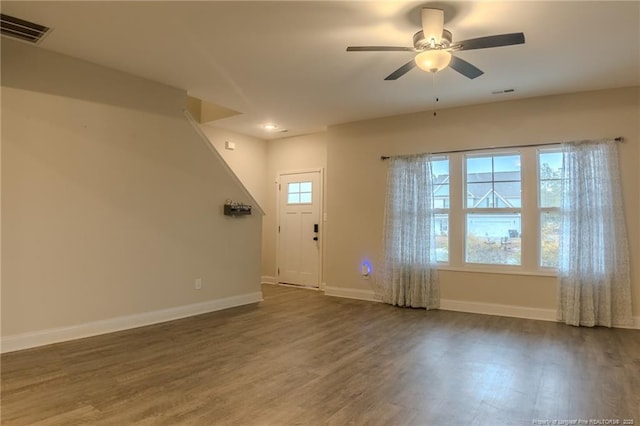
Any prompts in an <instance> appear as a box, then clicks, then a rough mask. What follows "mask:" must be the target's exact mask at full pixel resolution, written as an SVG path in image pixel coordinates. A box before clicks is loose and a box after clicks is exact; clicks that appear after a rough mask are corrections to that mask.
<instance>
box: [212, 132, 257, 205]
mask: <svg viewBox="0 0 640 426" xmlns="http://www.w3.org/2000/svg"><path fill="white" fill-rule="evenodd" d="M200 128H201V129H202V131H203V132H204V134H205V135H207V137H208V138H209V140H210V141H211V143H212V144H213V146H214V147H215V148H216V150H217V151H218V152H219V153H220V155H221V156H222V158H224V160H225V161H226V162H227V164H228V165H229V167H231V169H232V170H233V172H234V173H235V174H236V176H237V177H238V179H240V181H241V182H242V183H243V184H244V186H245V187H246V188H247V190H248V191H249V192H250V193H251V195H252V196H253V198H255V200H256V201H257V202H258V204H259V205H260V207H261V208H262V209H263V210H264V208H265V205H266V203H267V188H268V185H267V181H266V180H265V176H266V174H267V141H266V140H263V139H257V138H254V137H251V136H246V135H241V134H239V133H235V132H232V131H229V130H225V129H221V128H219V127H215V126H213V125H209V124H203V125H201V126H200ZM227 141H229V142H232V143H234V144H235V149H234V150H229V149H225V142H227Z"/></svg>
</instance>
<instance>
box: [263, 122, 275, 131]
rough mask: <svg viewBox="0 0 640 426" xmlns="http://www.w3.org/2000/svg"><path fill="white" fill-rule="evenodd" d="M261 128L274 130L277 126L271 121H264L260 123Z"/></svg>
mask: <svg viewBox="0 0 640 426" xmlns="http://www.w3.org/2000/svg"><path fill="white" fill-rule="evenodd" d="M262 128H263V129H265V130H275V129H277V128H278V126H277V125H276V124H273V123H266V124H263V125H262Z"/></svg>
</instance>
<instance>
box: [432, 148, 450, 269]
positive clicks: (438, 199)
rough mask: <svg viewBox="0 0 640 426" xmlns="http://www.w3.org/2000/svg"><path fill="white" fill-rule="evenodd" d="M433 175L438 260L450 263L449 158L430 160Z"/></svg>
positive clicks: (440, 157)
mask: <svg viewBox="0 0 640 426" xmlns="http://www.w3.org/2000/svg"><path fill="white" fill-rule="evenodd" d="M430 162H431V173H432V175H433V177H432V182H433V198H432V207H433V209H434V213H435V233H434V234H435V242H436V260H437V261H438V262H448V261H449V198H450V197H449V157H446V156H434V157H431V159H430Z"/></svg>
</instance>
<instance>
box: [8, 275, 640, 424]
mask: <svg viewBox="0 0 640 426" xmlns="http://www.w3.org/2000/svg"><path fill="white" fill-rule="evenodd" d="M263 290H264V295H265V300H264V302H262V303H260V304H255V305H250V306H244V307H239V308H234V309H228V310H225V311H221V312H215V313H211V314H206V315H201V316H197V317H191V318H187V319H183V320H178V321H173V322H169V323H164V324H160V325H155V326H149V327H144V328H138V329H134V330H128V331H124V332H119V333H113V334H109V335H103V336H97V337H92V338H88V339H82V340H77V341H73V342H67V343H61V344H57V345H51V346H47V347H42V348H36V349H30V350H25V351H20V352H14V353H9V354H5V355H3V356H2V359H1V360H2V404H1V405H2V406H1V408H2V415H1V416H2V417H1V418H2V424H3V425H76V424H83V425H130V424H140V425H192V424H193V425H324V424H331V425H365V424H367V425H368V424H372V425H373V424H376V425H393V426H395V425H465V426H466V425H491V426H493V425H532V424H553V423H552V422H553V421H554V420H555V421H557V422H556V424H571V423H559V422H560V421H562V422H565V421H566V422H571V421H576V422H579V421H586V422H591V423H574V424H624V423H623V422H624V421H625V420H628V422H627V424H635V425H640V331H637V330H622V329H605V328H594V329H589V328H575V327H571V326H567V325H562V324H557V323H551V322H542V321H533V320H521V319H513V318H504V317H495V316H483V315H474V314H464V313H456V312H447V311H424V310H417V309H404V308H394V307H392V306H388V305H384V304H380V303H371V302H363V301H355V300H348V299H338V298H332V297H325V296H323V295H322V293H320V292H315V291H310V290H303V289H295V288H288V287H278V286H270V285H265V286H264V288H263ZM595 421H609V422H610V423H595ZM616 421H617V422H619V423H615V422H616ZM631 421H633V422H634V423H631ZM545 422H546V423H545Z"/></svg>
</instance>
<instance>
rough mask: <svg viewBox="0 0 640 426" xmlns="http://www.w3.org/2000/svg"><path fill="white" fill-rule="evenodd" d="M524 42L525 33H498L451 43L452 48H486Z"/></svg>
mask: <svg viewBox="0 0 640 426" xmlns="http://www.w3.org/2000/svg"><path fill="white" fill-rule="evenodd" d="M523 43H524V33H510V34H498V35H492V36H487V37H479V38H472V39H469V40H463V41H458V42H456V43H453V44H452V45H451V50H473V49H486V48H489V47H500V46H511V45H514V44H523Z"/></svg>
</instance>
